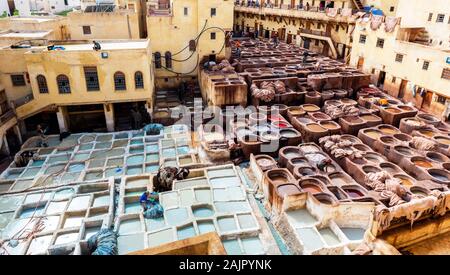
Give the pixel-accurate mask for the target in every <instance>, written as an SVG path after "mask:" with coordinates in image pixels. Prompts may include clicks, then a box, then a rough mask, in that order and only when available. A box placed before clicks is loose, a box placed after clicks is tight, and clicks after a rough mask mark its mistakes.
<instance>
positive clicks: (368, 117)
mask: <svg viewBox="0 0 450 275" xmlns="http://www.w3.org/2000/svg"><path fill="white" fill-rule="evenodd" d="M359 117H360V118H362V119H364V120H367V121H379V120H380V118H379V117H377V116H374V115H361V116H359Z"/></svg>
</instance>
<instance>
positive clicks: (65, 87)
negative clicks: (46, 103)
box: [56, 74, 70, 94]
mask: <svg viewBox="0 0 450 275" xmlns="http://www.w3.org/2000/svg"><path fill="white" fill-rule="evenodd" d="M56 83H57V84H58V92H59V93H60V94H70V82H69V78H68V77H67V75H64V74H60V75H58V76H57V77H56Z"/></svg>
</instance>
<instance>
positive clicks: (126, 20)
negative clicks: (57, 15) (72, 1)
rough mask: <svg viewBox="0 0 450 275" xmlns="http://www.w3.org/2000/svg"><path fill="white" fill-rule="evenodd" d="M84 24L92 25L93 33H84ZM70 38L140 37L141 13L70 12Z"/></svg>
mask: <svg viewBox="0 0 450 275" xmlns="http://www.w3.org/2000/svg"><path fill="white" fill-rule="evenodd" d="M83 26H90V27H91V34H83ZM68 28H69V31H70V38H71V39H73V40H83V39H139V38H140V27H139V14H138V13H137V12H135V11H132V10H120V11H114V12H81V11H74V12H71V13H69V14H68Z"/></svg>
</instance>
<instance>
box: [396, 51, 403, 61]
mask: <svg viewBox="0 0 450 275" xmlns="http://www.w3.org/2000/svg"><path fill="white" fill-rule="evenodd" d="M395 62H399V63H402V62H403V54H399V53H398V54H396V55H395Z"/></svg>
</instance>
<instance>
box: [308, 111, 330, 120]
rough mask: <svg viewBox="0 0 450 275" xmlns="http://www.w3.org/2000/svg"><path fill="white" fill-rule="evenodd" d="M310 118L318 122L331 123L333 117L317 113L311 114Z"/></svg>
mask: <svg viewBox="0 0 450 275" xmlns="http://www.w3.org/2000/svg"><path fill="white" fill-rule="evenodd" d="M309 116H310V117H311V118H312V119H314V120H316V121H318V122H319V121H329V120H331V117H330V116H329V115H327V114H324V113H322V112H315V113H311V114H309Z"/></svg>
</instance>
